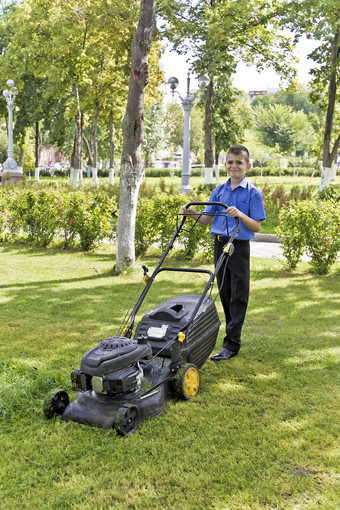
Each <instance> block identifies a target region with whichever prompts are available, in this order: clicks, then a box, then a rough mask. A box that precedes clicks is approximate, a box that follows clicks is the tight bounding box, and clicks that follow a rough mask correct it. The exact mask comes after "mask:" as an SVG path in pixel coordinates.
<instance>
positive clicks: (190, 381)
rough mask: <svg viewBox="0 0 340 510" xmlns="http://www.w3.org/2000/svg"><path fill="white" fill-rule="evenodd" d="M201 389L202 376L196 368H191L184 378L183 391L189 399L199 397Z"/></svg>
mask: <svg viewBox="0 0 340 510" xmlns="http://www.w3.org/2000/svg"><path fill="white" fill-rule="evenodd" d="M199 387H200V375H199V373H198V370H197V369H196V368H195V367H189V368H188V370H187V371H186V372H185V374H184V378H183V391H184V394H185V396H186V397H187V398H193V397H195V396H196V395H197V393H198V390H199Z"/></svg>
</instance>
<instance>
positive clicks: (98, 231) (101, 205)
mask: <svg viewBox="0 0 340 510" xmlns="http://www.w3.org/2000/svg"><path fill="white" fill-rule="evenodd" d="M77 205H78V207H77V208H76V209H75V214H74V218H73V221H74V229H75V231H76V232H77V234H78V235H79V238H80V245H81V247H82V249H83V250H85V251H88V250H91V249H92V248H93V247H94V246H96V244H97V243H98V242H99V241H100V240H102V239H104V238H105V237H108V236H109V235H110V234H111V233H112V224H111V218H112V217H113V216H115V215H116V214H117V204H116V202H115V200H114V198H112V197H109V196H107V195H104V194H100V193H97V192H89V193H87V194H82V197H81V203H79V202H78V204H77Z"/></svg>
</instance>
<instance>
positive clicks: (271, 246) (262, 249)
mask: <svg viewBox="0 0 340 510" xmlns="http://www.w3.org/2000/svg"><path fill="white" fill-rule="evenodd" d="M250 256H251V257H262V258H266V259H270V258H279V259H283V258H284V257H283V255H282V248H281V245H280V243H266V242H261V241H251V243H250Z"/></svg>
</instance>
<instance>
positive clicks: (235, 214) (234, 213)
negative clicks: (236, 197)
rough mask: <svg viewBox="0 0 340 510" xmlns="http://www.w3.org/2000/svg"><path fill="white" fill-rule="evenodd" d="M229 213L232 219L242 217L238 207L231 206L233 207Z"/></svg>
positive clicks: (229, 209) (229, 208)
mask: <svg viewBox="0 0 340 510" xmlns="http://www.w3.org/2000/svg"><path fill="white" fill-rule="evenodd" d="M227 213H228V214H229V216H231V217H232V218H240V216H242V213H241V211H239V210H238V209H237V208H236V207H234V206H231V207H228V209H227Z"/></svg>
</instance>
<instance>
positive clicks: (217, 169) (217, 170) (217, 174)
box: [215, 165, 220, 184]
mask: <svg viewBox="0 0 340 510" xmlns="http://www.w3.org/2000/svg"><path fill="white" fill-rule="evenodd" d="M215 177H216V184H219V183H220V166H219V165H215Z"/></svg>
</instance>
